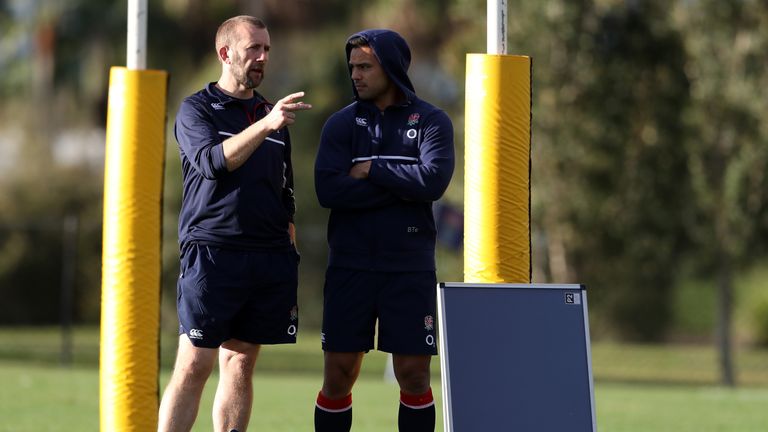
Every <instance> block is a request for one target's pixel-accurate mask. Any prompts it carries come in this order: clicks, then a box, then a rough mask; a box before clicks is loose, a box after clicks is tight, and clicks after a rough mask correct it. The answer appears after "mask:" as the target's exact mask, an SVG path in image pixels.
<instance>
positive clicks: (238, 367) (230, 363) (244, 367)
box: [219, 353, 256, 376]
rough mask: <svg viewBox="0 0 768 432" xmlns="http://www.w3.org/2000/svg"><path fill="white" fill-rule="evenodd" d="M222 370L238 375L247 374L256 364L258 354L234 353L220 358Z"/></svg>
mask: <svg viewBox="0 0 768 432" xmlns="http://www.w3.org/2000/svg"><path fill="white" fill-rule="evenodd" d="M219 362H220V367H221V372H222V373H225V374H230V375H236V376H247V375H250V374H251V373H252V372H253V369H254V368H255V366H256V356H251V355H246V354H243V353H232V354H231V355H226V356H222V357H221V358H220V359H219Z"/></svg>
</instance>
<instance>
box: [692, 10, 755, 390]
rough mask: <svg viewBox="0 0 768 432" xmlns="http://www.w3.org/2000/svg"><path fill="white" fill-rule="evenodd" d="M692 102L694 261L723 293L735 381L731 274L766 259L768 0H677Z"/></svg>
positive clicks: (723, 344) (726, 351)
mask: <svg viewBox="0 0 768 432" xmlns="http://www.w3.org/2000/svg"><path fill="white" fill-rule="evenodd" d="M677 9H678V10H677V12H678V13H677V17H678V22H679V26H680V27H681V28H682V29H683V34H684V35H685V46H686V50H687V52H688V56H689V57H690V62H689V64H688V65H687V66H686V68H687V70H688V73H689V74H690V76H691V78H692V81H691V82H692V84H691V95H692V101H693V106H692V109H691V111H690V115H689V117H688V118H687V121H688V123H689V124H690V127H691V129H692V134H691V135H690V137H689V139H688V140H687V141H686V146H685V148H686V152H687V155H688V159H689V161H690V162H689V172H690V176H691V179H692V181H693V185H694V194H693V195H692V196H691V199H692V201H693V203H694V205H695V208H696V211H697V214H696V219H695V223H693V224H691V225H690V232H691V234H692V237H693V238H694V239H695V241H696V245H695V246H696V249H697V250H698V253H697V254H696V257H695V261H696V263H697V265H698V268H699V271H700V272H701V273H702V274H704V275H711V276H714V277H715V279H716V280H717V287H718V288H717V290H718V297H719V301H718V324H717V345H718V352H719V355H720V368H721V381H722V382H723V384H726V385H735V383H736V381H735V374H734V366H733V359H732V337H731V333H732V330H731V320H732V318H731V315H732V304H733V278H734V273H735V272H736V271H738V269H740V268H744V266H745V265H748V264H750V263H754V262H755V259H756V258H757V257H761V256H764V253H765V246H764V243H765V239H766V236H765V235H766V229H767V228H768V224H767V223H766V221H767V218H768V192H767V191H768V179H767V178H766V175H765V173H766V171H767V170H768V146H766V140H767V139H768V128H766V125H765V119H766V116H768V101H767V100H766V98H765V97H764V96H763V93H764V91H765V88H766V86H767V85H768V72H766V61H765V53H766V52H768V35H766V33H765V29H766V28H767V27H768V3H766V2H764V1H757V0H742V1H729V2H723V1H717V0H700V1H693V2H680V4H678V8H677Z"/></svg>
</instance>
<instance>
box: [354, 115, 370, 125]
mask: <svg viewBox="0 0 768 432" xmlns="http://www.w3.org/2000/svg"><path fill="white" fill-rule="evenodd" d="M355 123H357V125H358V126H368V119H367V118H365V117H355Z"/></svg>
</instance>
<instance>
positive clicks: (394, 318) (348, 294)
mask: <svg viewBox="0 0 768 432" xmlns="http://www.w3.org/2000/svg"><path fill="white" fill-rule="evenodd" d="M346 55H347V61H348V65H349V72H350V78H351V80H352V84H353V92H354V95H355V101H354V102H353V103H352V104H350V105H348V106H347V107H345V108H343V109H342V110H340V111H338V112H336V113H335V114H333V115H332V116H331V117H330V118H329V119H328V121H327V122H326V124H325V126H324V128H323V132H322V136H321V141H320V148H319V150H318V155H317V160H316V163H315V188H316V191H317V197H318V200H319V201H320V204H321V205H322V206H323V207H326V208H329V209H331V213H330V218H329V221H328V244H329V259H328V268H327V272H326V279H325V288H324V309H323V329H322V345H323V350H324V351H325V371H324V377H323V387H322V389H321V391H320V393H319V394H318V397H317V403H316V407H315V430H316V431H318V432H325V431H333V432H339V431H349V430H350V428H351V425H352V387H353V385H354V383H355V381H356V379H357V376H358V374H359V372H360V366H361V364H362V360H363V355H364V353H365V352H367V351H369V350H370V349H373V348H374V333H375V329H376V327H377V321H378V330H379V337H378V345H377V348H378V349H379V350H381V351H385V352H389V353H392V358H393V365H394V372H395V377H396V378H397V382H398V384H399V385H400V405H399V414H398V426H399V430H400V431H433V430H434V428H435V407H434V401H433V398H432V390H431V387H430V370H429V368H430V361H431V356H433V355H435V354H436V353H437V347H436V341H435V324H434V323H435V319H434V317H435V310H436V305H435V303H436V292H435V290H436V282H437V281H436V276H435V237H436V229H435V221H434V217H433V215H432V203H433V202H434V201H436V200H437V199H439V198H440V197H441V196H442V194H443V192H445V189H446V188H447V187H448V183H449V182H450V180H451V176H452V174H453V168H454V150H453V125H452V123H451V120H450V119H449V118H448V116H447V115H446V114H445V112H443V111H442V110H440V109H438V108H436V107H434V106H433V105H431V104H429V103H427V102H425V101H423V100H421V99H419V98H418V97H417V96H416V93H415V91H414V87H413V84H411V81H410V79H409V78H408V74H407V71H408V66H409V64H410V60H411V53H410V50H409V48H408V45H407V43H406V42H405V40H404V39H403V38H402V37H401V36H400V35H399V34H397V33H395V32H393V31H391V30H365V31H362V32H360V33H357V34H354V35H352V36H351V37H350V38H349V39H348V40H347V44H346Z"/></svg>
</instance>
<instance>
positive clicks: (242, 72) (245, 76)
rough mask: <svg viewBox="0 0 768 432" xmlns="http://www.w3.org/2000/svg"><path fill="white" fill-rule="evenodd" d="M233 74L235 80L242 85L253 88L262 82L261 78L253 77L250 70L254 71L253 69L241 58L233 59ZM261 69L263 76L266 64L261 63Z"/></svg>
mask: <svg viewBox="0 0 768 432" xmlns="http://www.w3.org/2000/svg"><path fill="white" fill-rule="evenodd" d="M232 60H233V61H232V75H234V77H235V80H237V83H238V84H240V85H242V86H243V87H245V88H247V89H249V90H251V89H255V88H256V87H258V86H259V84H261V78H259V79H257V80H256V79H254V78H251V75H250V73H249V72H253V70H252V69H251V68H250V67H249V66H247V65H245V64H244V62H243V61H242V60H241V59H240V58H239V57H235V58H233V59H232ZM259 69H260V70H261V77H262V78H263V76H264V66H263V65H261V67H260V68H259Z"/></svg>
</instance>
